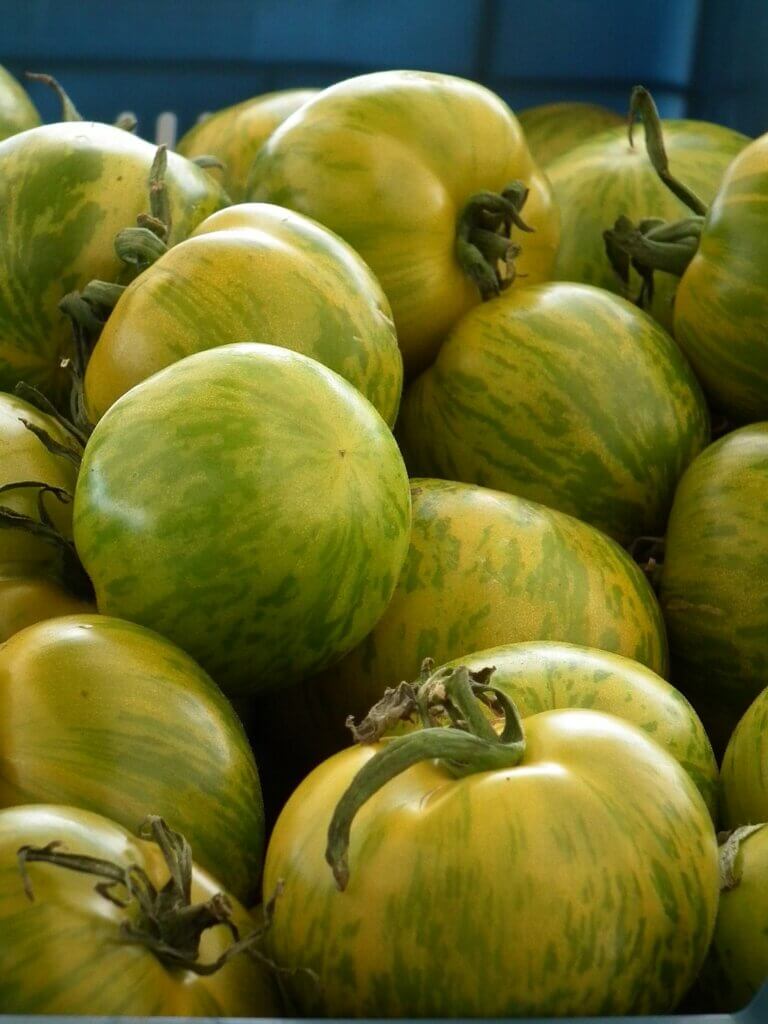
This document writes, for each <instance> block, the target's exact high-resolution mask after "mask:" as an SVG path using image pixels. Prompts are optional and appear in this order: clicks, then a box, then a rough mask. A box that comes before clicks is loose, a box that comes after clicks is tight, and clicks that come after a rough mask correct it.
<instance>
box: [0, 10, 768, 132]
mask: <svg viewBox="0 0 768 1024" xmlns="http://www.w3.org/2000/svg"><path fill="white" fill-rule="evenodd" d="M0 13H2V25H3V30H2V33H0V64H4V65H5V66H6V67H8V69H9V70H10V71H12V72H13V73H14V74H16V75H19V76H20V75H22V74H23V72H24V71H26V70H32V71H45V72H48V73H49V74H52V75H54V76H55V77H56V78H58V79H59V80H60V81H61V82H62V84H63V85H64V86H65V88H66V89H67V90H68V91H69V93H70V94H71V96H72V98H73V100H74V101H75V103H76V104H77V106H78V107H79V109H80V111H81V113H82V114H83V116H84V117H88V118H92V119H94V120H106V121H110V120H112V119H113V118H114V116H115V115H116V114H117V113H119V112H121V111H123V110H132V111H133V112H134V113H136V114H137V116H138V117H139V121H140V124H139V130H140V132H141V133H142V134H143V135H144V136H145V137H152V136H153V134H154V126H155V123H156V119H157V117H158V115H159V114H160V113H161V112H163V111H167V110H171V111H173V112H175V114H176V115H177V118H178V129H179V133H181V132H183V131H185V130H186V129H187V128H188V127H189V126H190V125H191V124H193V123H194V121H195V120H196V119H197V117H198V116H199V115H200V114H201V113H202V112H205V111H211V110H216V109H218V108H220V107H224V106H227V105H229V104H231V103H235V102H237V101H239V100H242V99H245V98H247V97H249V96H252V95H256V94H258V93H262V92H267V91H271V90H274V89H284V88H288V87H292V86H323V85H328V84H330V83H332V82H334V81H337V80H339V79H340V78H346V77H349V76H350V75H355V74H360V73H362V72H365V71H370V70H374V69H382V68H404V67H408V68H414V69H429V70H434V71H445V72H449V73H452V74H457V75H462V76H464V77H468V78H473V79H475V80H477V81H481V82H484V83H485V84H487V85H489V86H490V87H491V88H493V89H494V90H496V91H497V92H498V93H500V94H501V95H502V96H503V97H504V98H505V99H506V100H507V101H508V102H509V103H510V104H511V105H512V107H513V108H516V109H523V108H524V107H527V106H532V105H534V104H538V103H546V102H550V101H554V100H564V99H570V100H586V101H592V102H597V103H602V104H604V105H606V106H609V107H612V108H614V109H615V110H617V111H620V112H624V110H625V109H626V103H627V98H628V94H629V90H630V88H631V86H633V85H634V84H636V83H638V82H641V83H642V84H644V85H646V86H647V87H648V88H650V89H651V90H652V92H653V94H654V96H655V98H656V100H657V102H658V104H659V107H660V108H661V111H662V114H664V115H665V116H668V117H682V116H691V117H697V118H703V119H706V120H713V121H718V122H720V123H722V124H727V125H729V126H731V127H733V128H737V129H739V130H740V131H742V132H745V133H747V134H749V135H759V134H762V133H763V132H764V131H766V129H768V60H766V53H767V52H768V0H530V2H527V3H522V2H520V0H367V2H366V0H0ZM29 89H30V93H31V94H32V96H33V99H34V100H35V102H36V103H37V104H38V106H39V108H40V109H41V112H42V114H43V117H44V119H45V120H55V119H57V112H58V105H57V103H56V101H55V98H54V97H53V96H52V95H51V94H50V93H49V92H48V91H47V90H46V89H45V87H43V86H41V85H39V84H36V83H33V84H31V85H30V87H29Z"/></svg>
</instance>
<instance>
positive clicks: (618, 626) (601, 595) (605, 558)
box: [306, 480, 667, 749]
mask: <svg viewBox="0 0 768 1024" xmlns="http://www.w3.org/2000/svg"><path fill="white" fill-rule="evenodd" d="M412 496H413V526H412V530H411V544H410V550H409V552H408V558H407V560H406V563H405V566H404V568H403V571H402V573H401V574H400V579H399V582H398V585H397V588H396V590H395V593H394V596H393V598H392V600H391V602H390V604H389V607H388V608H387V610H386V612H385V613H384V615H383V616H382V617H381V618H380V619H379V621H378V622H377V623H376V625H375V626H374V628H373V630H372V631H371V632H370V633H369V634H368V636H367V637H366V638H365V640H363V642H362V643H361V644H360V645H359V646H358V647H356V648H355V649H354V650H353V651H352V652H351V653H350V654H348V655H347V656H346V657H345V658H343V659H342V660H341V661H340V662H339V663H338V664H336V665H334V666H332V667H331V668H329V669H328V670H327V672H326V673H324V676H323V677H322V679H319V680H313V681H312V682H311V683H310V684H309V685H308V686H307V687H306V690H307V700H308V701H310V702H311V703H312V706H313V713H314V715H315V716H316V718H317V720H318V722H319V723H322V727H321V728H322V731H323V732H326V731H327V732H330V733H331V734H332V735H333V738H334V744H335V748H336V749H338V746H339V745H341V744H342V743H344V741H345V739H346V735H345V731H344V722H345V719H346V717H347V715H349V714H353V715H355V716H356V717H359V716H360V715H363V714H365V713H366V711H367V710H368V709H369V708H370V707H371V705H372V704H374V703H375V702H376V701H377V700H378V699H379V697H380V696H381V694H382V693H383V691H384V689H385V687H387V686H394V685H396V684H397V683H398V682H399V681H400V680H403V679H415V678H416V677H417V676H418V674H419V670H420V667H421V663H422V661H423V660H424V658H427V657H431V658H434V659H435V661H436V662H437V663H438V664H440V663H442V662H446V661H448V660H450V659H452V658H460V657H463V656H464V655H465V654H467V653H470V652H472V651H479V650H483V649H484V648H486V647H495V646H496V645H498V644H505V643H515V642H518V641H525V640H561V641H564V642H567V643H575V644H583V645H584V646H587V647H596V648H599V649H600V650H605V651H610V652H613V653H615V654H622V655H624V656H625V657H629V658H633V659H634V660H635V661H639V662H641V663H642V664H644V665H647V666H648V667H649V668H651V669H653V670H654V671H655V672H658V673H659V674H661V675H664V674H665V673H666V670H667V645H666V636H665V634H664V624H663V622H662V618H661V612H660V610H659V607H658V605H657V603H656V599H655V597H654V594H653V591H652V590H651V588H650V586H649V584H648V582H647V581H646V579H645V577H644V576H643V574H642V572H641V571H640V570H639V568H638V567H637V565H635V563H634V562H633V561H632V560H631V559H630V558H629V556H628V555H627V554H626V553H625V552H624V551H622V549H621V548H620V547H619V546H618V544H616V543H615V542H614V541H612V540H610V539H609V538H608V537H606V536H605V534H603V533H600V532H599V531H598V530H595V529H593V528H592V527H590V526H587V525H586V524H585V523H581V522H578V521H577V520H576V519H572V518H571V517H570V516H567V515H564V514H563V513H561V512H555V511H553V510H552V509H549V508H546V507H545V506H543V505H538V504H535V503H533V502H529V501H524V500H523V499H521V498H517V497H514V496H512V495H511V494H502V493H500V492H498V491H490V490H486V489H485V488H482V487H473V486H470V485H468V484H460V483H451V482H448V481H443V480H415V481H413V483H412Z"/></svg>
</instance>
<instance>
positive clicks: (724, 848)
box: [720, 822, 766, 892]
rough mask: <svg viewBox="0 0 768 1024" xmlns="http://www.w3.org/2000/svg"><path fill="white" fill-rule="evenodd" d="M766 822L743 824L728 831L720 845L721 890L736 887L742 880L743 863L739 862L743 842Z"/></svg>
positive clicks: (763, 826) (725, 890) (724, 890)
mask: <svg viewBox="0 0 768 1024" xmlns="http://www.w3.org/2000/svg"><path fill="white" fill-rule="evenodd" d="M765 827H766V825H765V822H762V823H761V824H759V825H743V826H742V827H741V828H737V829H734V830H733V832H730V833H727V834H726V837H725V839H724V841H723V842H722V843H721V846H720V891H721V892H727V891H728V890H730V889H735V888H736V887H737V886H738V885H739V883H740V882H741V865H739V864H738V863H737V861H738V857H739V851H740V850H741V844H742V843H743V842H744V841H745V840H747V839H749V837H750V836H751V835H754V833H755V832H759V831H760V829H762V828H765Z"/></svg>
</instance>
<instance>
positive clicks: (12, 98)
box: [0, 66, 40, 139]
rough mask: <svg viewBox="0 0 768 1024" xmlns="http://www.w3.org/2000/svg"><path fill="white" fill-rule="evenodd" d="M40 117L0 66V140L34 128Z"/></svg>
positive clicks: (10, 76) (28, 99)
mask: <svg viewBox="0 0 768 1024" xmlns="http://www.w3.org/2000/svg"><path fill="white" fill-rule="evenodd" d="M39 124H40V115H39V114H38V112H37V109H36V107H35V105H34V103H33V102H32V100H31V99H30V98H29V96H27V94H26V92H25V90H24V89H23V88H22V87H21V85H19V83H18V82H17V81H16V79H15V78H14V77H13V75H12V74H10V72H8V71H6V70H5V68H4V67H2V66H0V139H5V138H7V137H8V136H9V135H15V134H16V133H17V132H23V131H26V130H27V128H35V127H36V126H37V125H39Z"/></svg>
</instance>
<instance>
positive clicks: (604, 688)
mask: <svg viewBox="0 0 768 1024" xmlns="http://www.w3.org/2000/svg"><path fill="white" fill-rule="evenodd" d="M448 664H449V665H454V666H458V665H466V666H467V668H468V669H470V670H471V671H480V670H481V669H485V668H489V667H493V668H494V669H495V671H494V673H493V676H492V685H493V686H494V687H496V688H497V689H499V690H502V691H503V692H504V693H505V694H506V695H507V696H508V697H509V699H510V700H511V701H512V702H513V703H514V705H515V707H516V708H517V710H518V713H519V714H520V716H521V717H522V718H528V717H529V716H530V715H538V714H540V713H541V712H542V711H552V710H554V709H557V708H591V709H592V710H594V711H604V712H606V713H607V714H611V715H617V716H618V717H619V718H624V719H626V721H628V722H632V723H634V724H635V725H637V726H639V727H640V728H641V729H643V730H644V731H645V732H647V733H648V734H649V735H650V736H651V737H652V738H653V739H654V740H656V742H657V743H659V744H660V745H661V746H662V747H664V749H665V750H667V751H668V752H669V753H670V754H672V756H673V757H675V758H676V759H677V760H678V761H679V762H680V764H681V765H682V766H683V768H685V770H686V771H687V772H688V774H689V775H690V776H691V778H692V779H693V781H694V782H695V783H696V786H697V788H698V790H699V792H700V793H701V795H702V796H703V797H704V800H705V801H706V804H707V807H708V808H709V810H710V813H711V814H712V816H713V817H714V815H715V813H716V810H717V797H718V774H717V763H716V761H715V756H714V754H713V753H712V747H711V745H710V742H709V740H708V739H707V734H706V732H705V731H704V726H703V725H702V724H701V722H700V720H699V718H698V716H697V714H696V712H695V711H694V710H693V708H692V707H691V705H690V704H689V703H688V701H687V700H686V699H685V697H684V696H683V695H682V694H681V693H680V692H679V690H676V689H675V688H674V686H671V685H670V684H669V683H668V682H667V681H666V680H665V679H662V678H661V676H658V675H657V674H656V673H655V672H652V671H651V670H650V669H649V668H646V667H645V665H641V664H640V663H639V662H637V661H632V659H631V658H623V657H621V655H619V654H611V653H610V652H608V651H598V650H595V649H594V648H590V647H579V646H577V645H576V644H564V643H559V642H556V641H546V640H540V641H538V642H536V643H527V644H506V645H505V646H503V647H492V648H491V649H490V650H487V651H479V652H478V653H477V654H470V655H469V656H468V657H466V658H458V659H456V660H455V661H453V662H449V663H448Z"/></svg>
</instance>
